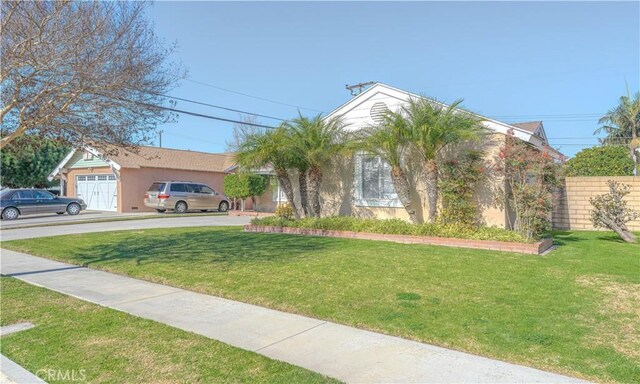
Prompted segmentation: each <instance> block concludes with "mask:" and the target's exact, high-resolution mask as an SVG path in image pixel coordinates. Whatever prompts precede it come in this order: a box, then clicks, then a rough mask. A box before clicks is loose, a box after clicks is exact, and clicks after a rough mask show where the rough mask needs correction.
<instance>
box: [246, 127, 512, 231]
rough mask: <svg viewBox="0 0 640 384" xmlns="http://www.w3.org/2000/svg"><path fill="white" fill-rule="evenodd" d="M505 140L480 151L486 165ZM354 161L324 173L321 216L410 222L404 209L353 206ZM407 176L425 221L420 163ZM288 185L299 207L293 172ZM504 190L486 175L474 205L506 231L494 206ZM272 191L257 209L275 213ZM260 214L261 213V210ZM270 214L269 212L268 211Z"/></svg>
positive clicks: (498, 136)
mask: <svg viewBox="0 0 640 384" xmlns="http://www.w3.org/2000/svg"><path fill="white" fill-rule="evenodd" d="M503 140H504V135H501V134H496V135H494V136H493V137H490V138H488V139H487V140H486V141H485V143H484V144H483V146H484V148H482V149H483V150H484V151H485V153H486V155H485V159H486V160H487V162H492V161H493V159H494V156H495V155H496V154H497V152H498V150H499V148H500V145H501V144H502V142H503ZM354 163H355V162H354V160H353V159H344V158H343V159H336V160H335V161H334V163H333V164H331V165H330V166H328V167H325V169H323V179H322V185H321V190H320V198H321V202H322V210H323V211H322V215H323V216H338V215H340V216H356V217H363V218H377V219H401V220H407V221H408V220H409V216H408V214H407V212H406V210H405V209H404V208H394V207H373V206H361V205H357V203H356V202H355V199H354V197H355V188H356V186H355V171H354V169H355V164H354ZM407 167H408V169H409V172H408V174H410V175H413V177H412V180H410V184H411V185H412V190H413V192H412V199H413V201H414V202H416V203H417V204H415V206H414V208H415V209H416V210H417V214H418V216H419V217H421V218H423V219H424V218H425V217H426V215H427V212H428V207H429V204H428V202H427V199H426V185H425V184H424V182H423V180H424V177H423V176H422V172H421V165H420V164H419V162H415V164H408V165H407ZM290 178H291V184H292V185H293V188H294V192H295V195H296V201H295V203H296V206H297V207H300V201H299V197H298V196H299V190H300V189H299V185H298V174H297V173H295V172H293V173H292V174H291V175H290ZM502 187H503V180H502V179H501V178H499V177H496V176H495V175H491V174H489V175H488V177H487V178H486V182H485V183H484V184H483V185H480V186H479V187H478V190H477V192H476V201H477V203H478V204H479V207H480V211H481V214H482V219H483V221H484V223H485V224H486V225H488V226H497V227H502V228H504V227H507V226H508V220H507V218H506V214H505V211H504V210H503V209H501V208H499V207H498V206H497V205H496V199H495V197H496V194H497V193H500V192H499V191H500V190H501V189H503V188H502ZM272 193H273V191H272V190H271V189H269V190H268V191H267V192H266V193H265V194H263V195H262V196H260V197H258V200H257V202H258V205H259V206H260V205H263V206H267V202H270V206H272V207H273V209H275V206H276V205H277V203H275V202H273V201H272V200H273V198H272ZM260 210H261V211H262V209H260ZM271 211H272V210H271Z"/></svg>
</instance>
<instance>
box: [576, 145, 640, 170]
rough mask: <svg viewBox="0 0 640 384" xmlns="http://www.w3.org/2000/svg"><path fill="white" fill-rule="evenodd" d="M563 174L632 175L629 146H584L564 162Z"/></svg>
mask: <svg viewBox="0 0 640 384" xmlns="http://www.w3.org/2000/svg"><path fill="white" fill-rule="evenodd" d="M564 174H565V176H632V175H633V159H632V158H631V155H630V154H629V148H627V147H623V146H604V147H593V148H585V149H583V150H582V151H580V152H578V153H577V154H576V155H575V156H574V157H573V158H571V159H570V160H569V161H567V163H566V164H565V172H564Z"/></svg>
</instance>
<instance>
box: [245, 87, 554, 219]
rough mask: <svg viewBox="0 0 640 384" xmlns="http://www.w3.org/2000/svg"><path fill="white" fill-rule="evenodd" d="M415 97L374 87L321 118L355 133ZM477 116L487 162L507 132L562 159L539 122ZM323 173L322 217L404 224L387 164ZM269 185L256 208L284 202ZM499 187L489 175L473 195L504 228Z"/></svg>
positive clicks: (418, 196) (418, 187)
mask: <svg viewBox="0 0 640 384" xmlns="http://www.w3.org/2000/svg"><path fill="white" fill-rule="evenodd" d="M417 98H421V96H420V95H416V94H412V93H410V92H406V91H403V90H400V89H397V88H394V87H391V86H388V85H385V84H381V83H376V84H374V85H373V86H371V87H370V88H368V89H367V90H365V91H364V92H362V93H360V94H359V95H357V96H355V97H353V98H352V99H351V100H349V101H347V102H346V103H344V104H343V105H341V106H340V107H338V108H337V109H335V110H334V111H333V112H331V113H329V114H328V115H327V116H326V117H325V118H326V119H330V118H337V117H339V118H341V119H342V121H343V123H345V124H346V125H347V126H346V128H345V129H349V130H358V129H361V128H365V127H368V126H371V125H373V124H375V123H377V122H379V121H380V119H381V115H382V113H383V112H384V111H385V110H387V109H389V110H398V109H399V108H401V107H402V106H403V105H406V104H407V103H408V102H409V101H410V100H411V99H417ZM479 117H481V118H482V119H483V124H484V125H485V126H486V127H487V128H488V130H489V132H491V134H490V135H488V137H487V138H486V140H485V141H486V142H485V143H482V147H483V148H482V149H483V150H484V151H485V154H486V158H487V159H490V160H492V159H493V158H494V157H495V156H496V155H497V153H498V150H499V148H500V146H501V145H502V144H503V143H504V141H505V138H506V135H507V134H508V133H509V132H513V134H514V135H515V136H516V137H517V138H519V139H521V140H524V141H527V142H529V143H531V144H533V145H534V146H536V147H538V148H541V149H542V148H546V149H547V150H548V151H549V153H550V154H551V156H553V157H554V158H556V159H558V160H560V159H561V158H562V154H561V153H559V152H557V151H555V150H553V149H551V148H548V147H547V145H548V142H547V136H546V134H545V132H544V126H543V124H542V122H527V123H517V124H508V123H504V122H501V121H497V120H494V119H489V118H486V117H483V116H479ZM411 160H412V159H407V162H408V163H410V162H411ZM418 172H419V171H418ZM323 174H324V176H323V182H322V187H321V188H322V189H321V200H322V206H323V213H322V214H323V215H327V216H329V215H348V216H360V217H375V218H384V219H387V218H399V219H405V220H408V215H407V213H406V211H405V209H404V208H403V207H402V204H401V203H400V201H399V200H398V198H397V195H396V193H395V191H394V188H393V183H392V181H391V175H390V169H389V166H388V165H387V164H386V163H385V162H384V161H383V160H382V159H381V158H380V157H378V156H371V155H370V154H366V153H358V154H356V155H355V156H354V157H353V158H352V159H345V160H344V161H337V162H336V163H335V164H331V165H330V166H328V167H326V169H323ZM291 179H292V180H291V181H292V184H293V185H294V188H295V189H296V194H297V190H298V186H297V175H295V174H294V175H293V176H292V177H291ZM423 179H424V178H421V177H419V175H417V176H415V177H414V180H412V183H413V185H414V188H413V190H414V192H413V196H412V199H413V201H414V202H419V204H418V205H419V206H416V207H414V208H416V209H417V211H418V215H419V216H421V217H423V218H424V217H425V216H426V213H427V212H428V204H427V201H426V193H425V191H426V187H425V185H424V183H423V181H422V180H423ZM272 185H273V187H272V188H271V190H269V191H267V193H265V194H264V195H263V196H260V197H259V198H258V199H257V205H258V206H261V207H275V205H277V204H276V202H277V201H284V200H286V198H285V197H284V196H283V195H282V194H281V192H280V191H279V187H278V186H277V184H272ZM498 187H500V188H498ZM500 189H504V182H503V181H502V180H501V179H499V178H497V177H491V178H489V183H488V185H484V186H482V187H481V188H480V189H479V190H478V191H477V192H476V196H477V200H478V203H479V206H480V207H481V211H482V218H483V220H484V221H485V223H486V224H487V225H495V226H500V227H505V226H507V225H508V224H507V223H508V222H509V217H508V215H509V214H508V212H506V211H505V210H504V209H502V208H500V207H499V206H497V205H496V204H495V201H496V199H495V197H496V196H495V194H496V191H498V190H500ZM296 203H299V202H296ZM298 206H299V204H298ZM511 216H512V214H511Z"/></svg>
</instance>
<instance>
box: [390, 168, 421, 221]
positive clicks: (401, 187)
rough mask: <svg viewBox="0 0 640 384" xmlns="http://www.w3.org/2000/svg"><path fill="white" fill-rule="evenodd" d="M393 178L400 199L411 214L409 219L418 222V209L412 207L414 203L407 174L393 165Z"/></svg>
mask: <svg viewBox="0 0 640 384" xmlns="http://www.w3.org/2000/svg"><path fill="white" fill-rule="evenodd" d="M391 179H392V180H393V187H394V188H395V190H396V193H397V194H398V199H400V202H401V203H402V206H403V207H404V209H405V210H406V211H407V213H408V214H409V220H411V222H412V223H413V224H418V223H419V222H420V220H419V219H418V216H417V215H416V210H415V209H413V207H412V206H413V204H412V202H411V189H410V188H409V180H407V175H406V174H405V173H404V171H403V170H402V168H400V167H392V168H391Z"/></svg>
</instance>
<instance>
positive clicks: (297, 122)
mask: <svg viewBox="0 0 640 384" xmlns="http://www.w3.org/2000/svg"><path fill="white" fill-rule="evenodd" d="M285 125H286V127H287V128H288V129H289V130H290V131H291V135H290V138H291V140H292V143H291V148H294V150H293V152H294V154H293V155H294V156H295V157H296V158H299V159H302V160H303V161H302V164H299V169H301V170H304V169H306V170H307V172H306V175H305V177H304V178H306V185H307V195H308V199H309V214H310V215H311V216H313V217H320V212H321V210H322V207H321V205H320V184H321V182H322V176H323V174H322V167H323V166H326V165H327V164H330V163H331V161H332V160H333V158H334V156H336V155H337V154H339V153H340V152H341V151H343V150H344V149H345V148H346V144H347V143H346V133H345V131H344V130H343V128H344V126H343V124H342V123H341V121H340V120H339V119H330V120H325V119H323V118H322V117H321V116H320V115H317V116H314V117H312V118H308V117H304V116H302V115H300V116H299V117H298V118H296V119H293V120H291V121H290V122H286V123H285ZM301 183H302V184H304V181H303V180H301ZM302 190H303V187H302V185H301V195H302Z"/></svg>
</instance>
